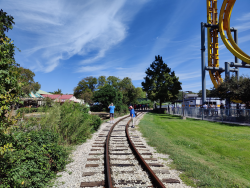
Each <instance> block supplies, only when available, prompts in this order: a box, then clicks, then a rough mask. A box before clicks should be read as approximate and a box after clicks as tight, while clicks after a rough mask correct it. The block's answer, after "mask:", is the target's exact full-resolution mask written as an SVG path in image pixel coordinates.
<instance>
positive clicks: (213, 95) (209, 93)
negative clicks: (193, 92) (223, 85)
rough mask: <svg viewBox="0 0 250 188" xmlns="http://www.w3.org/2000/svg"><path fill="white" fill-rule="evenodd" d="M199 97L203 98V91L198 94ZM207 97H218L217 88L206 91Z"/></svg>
mask: <svg viewBox="0 0 250 188" xmlns="http://www.w3.org/2000/svg"><path fill="white" fill-rule="evenodd" d="M198 97H202V90H200V91H199V92H198ZM206 97H218V94H217V92H216V91H215V88H211V89H206Z"/></svg>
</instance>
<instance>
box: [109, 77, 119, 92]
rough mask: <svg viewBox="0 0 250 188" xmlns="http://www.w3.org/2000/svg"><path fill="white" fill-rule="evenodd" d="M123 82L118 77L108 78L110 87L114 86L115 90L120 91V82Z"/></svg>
mask: <svg viewBox="0 0 250 188" xmlns="http://www.w3.org/2000/svg"><path fill="white" fill-rule="evenodd" d="M120 81H121V80H120V79H119V78H118V77H115V76H109V77H108V78H107V82H108V84H109V85H111V86H113V87H114V88H115V89H118V88H119V82H120Z"/></svg>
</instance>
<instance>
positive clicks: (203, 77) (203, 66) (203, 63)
mask: <svg viewBox="0 0 250 188" xmlns="http://www.w3.org/2000/svg"><path fill="white" fill-rule="evenodd" d="M205 34H206V33H205V24H204V23H203V22H201V82H202V98H201V100H202V104H204V103H205V102H206V61H205V57H206V54H205V51H206V48H205Z"/></svg>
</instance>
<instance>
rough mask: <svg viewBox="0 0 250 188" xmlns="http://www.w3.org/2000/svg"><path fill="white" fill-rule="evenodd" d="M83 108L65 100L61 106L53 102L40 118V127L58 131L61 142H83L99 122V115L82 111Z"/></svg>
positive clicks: (96, 127)
mask: <svg viewBox="0 0 250 188" xmlns="http://www.w3.org/2000/svg"><path fill="white" fill-rule="evenodd" d="M84 110H85V109H84V107H83V106H82V105H80V104H78V103H71V102H65V103H64V104H63V105H62V106H60V105H58V104H55V105H54V106H53V107H52V108H51V109H50V110H49V111H48V113H46V115H45V117H43V118H42V120H41V127H42V128H48V129H50V130H52V131H54V132H56V133H58V134H59V135H60V141H61V142H67V143H69V144H77V143H80V142H84V141H85V140H86V139H87V138H89V137H90V134H91V132H92V131H93V130H97V129H98V127H99V126H100V124H101V120H100V118H99V117H93V116H91V115H90V114H88V113H84Z"/></svg>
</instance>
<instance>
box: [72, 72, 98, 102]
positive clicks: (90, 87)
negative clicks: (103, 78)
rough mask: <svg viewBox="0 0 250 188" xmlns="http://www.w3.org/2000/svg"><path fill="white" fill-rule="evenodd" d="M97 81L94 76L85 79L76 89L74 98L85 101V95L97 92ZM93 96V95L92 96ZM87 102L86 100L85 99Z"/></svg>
mask: <svg viewBox="0 0 250 188" xmlns="http://www.w3.org/2000/svg"><path fill="white" fill-rule="evenodd" d="M96 86H97V79H96V78H95V77H93V76H89V77H86V78H83V79H82V80H81V81H80V82H78V85H77V86H76V87H75V88H74V96H75V97H76V98H78V99H84V96H85V95H84V93H92V94H93V92H94V91H95V90H96ZM90 95H91V94H90ZM84 100H86V99H84Z"/></svg>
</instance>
